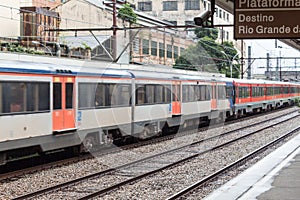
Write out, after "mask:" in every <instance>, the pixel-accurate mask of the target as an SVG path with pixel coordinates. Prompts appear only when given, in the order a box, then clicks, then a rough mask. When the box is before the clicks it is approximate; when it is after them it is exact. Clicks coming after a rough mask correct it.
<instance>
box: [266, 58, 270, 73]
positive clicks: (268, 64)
mask: <svg viewBox="0 0 300 200" xmlns="http://www.w3.org/2000/svg"><path fill="white" fill-rule="evenodd" d="M266 76H267V79H270V54H269V53H267V74H266Z"/></svg>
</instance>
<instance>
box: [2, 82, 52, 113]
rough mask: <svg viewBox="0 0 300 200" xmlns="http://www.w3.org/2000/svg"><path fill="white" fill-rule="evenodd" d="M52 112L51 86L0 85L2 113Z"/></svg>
mask: <svg viewBox="0 0 300 200" xmlns="http://www.w3.org/2000/svg"><path fill="white" fill-rule="evenodd" d="M44 110H50V84H49V83H31V82H2V83H0V113H14V112H30V111H44Z"/></svg>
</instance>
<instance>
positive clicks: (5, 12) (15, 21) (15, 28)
mask: <svg viewBox="0 0 300 200" xmlns="http://www.w3.org/2000/svg"><path fill="white" fill-rule="evenodd" d="M19 8H20V4H19V1H7V0H0V24H1V27H2V28H1V29H0V38H6V37H9V38H14V39H17V38H18V37H19V36H20V15H19V13H20V11H19Z"/></svg>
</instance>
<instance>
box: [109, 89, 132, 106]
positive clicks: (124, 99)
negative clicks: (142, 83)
mask: <svg viewBox="0 0 300 200" xmlns="http://www.w3.org/2000/svg"><path fill="white" fill-rule="evenodd" d="M110 92H111V95H112V96H111V99H112V101H111V103H112V106H128V105H129V101H130V85H126V84H110Z"/></svg>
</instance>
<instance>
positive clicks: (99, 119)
mask: <svg viewBox="0 0 300 200" xmlns="http://www.w3.org/2000/svg"><path fill="white" fill-rule="evenodd" d="M47 59H48V60H47V61H46V60H43V59H39V57H34V56H33V57H32V58H31V59H20V58H19V57H18V58H13V59H12V58H10V59H8V58H4V57H3V56H1V58H0V127H1V134H0V163H1V164H5V163H7V162H8V161H9V160H10V158H12V157H14V156H15V155H18V156H20V155H21V156H23V155H24V154H32V153H45V152H52V151H55V150H58V149H73V150H74V151H75V150H76V151H79V152H86V151H91V150H92V149H93V148H95V147H97V146H101V145H110V144H112V143H113V142H116V141H122V140H124V139H126V138H128V137H136V138H141V139H146V138H149V137H152V136H155V135H160V134H163V133H164V132H166V131H168V130H172V129H176V128H177V129H178V127H184V128H185V127H190V126H197V125H199V124H201V123H206V122H208V121H220V120H224V119H227V118H238V117H242V116H244V115H247V114H249V113H253V112H262V111H266V110H272V109H276V108H279V107H283V106H288V105H293V104H294V103H295V102H297V101H298V98H299V97H300V84H298V83H289V82H276V81H266V80H244V79H231V78H226V77H224V75H221V74H209V73H203V72H195V71H185V70H179V69H172V68H169V67H162V66H158V67H151V66H143V65H131V64H116V63H110V62H105V61H98V62H92V61H77V60H72V59H71V60H70V61H67V60H68V59H62V58H61V59H59V58H54V57H53V58H47Z"/></svg>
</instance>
